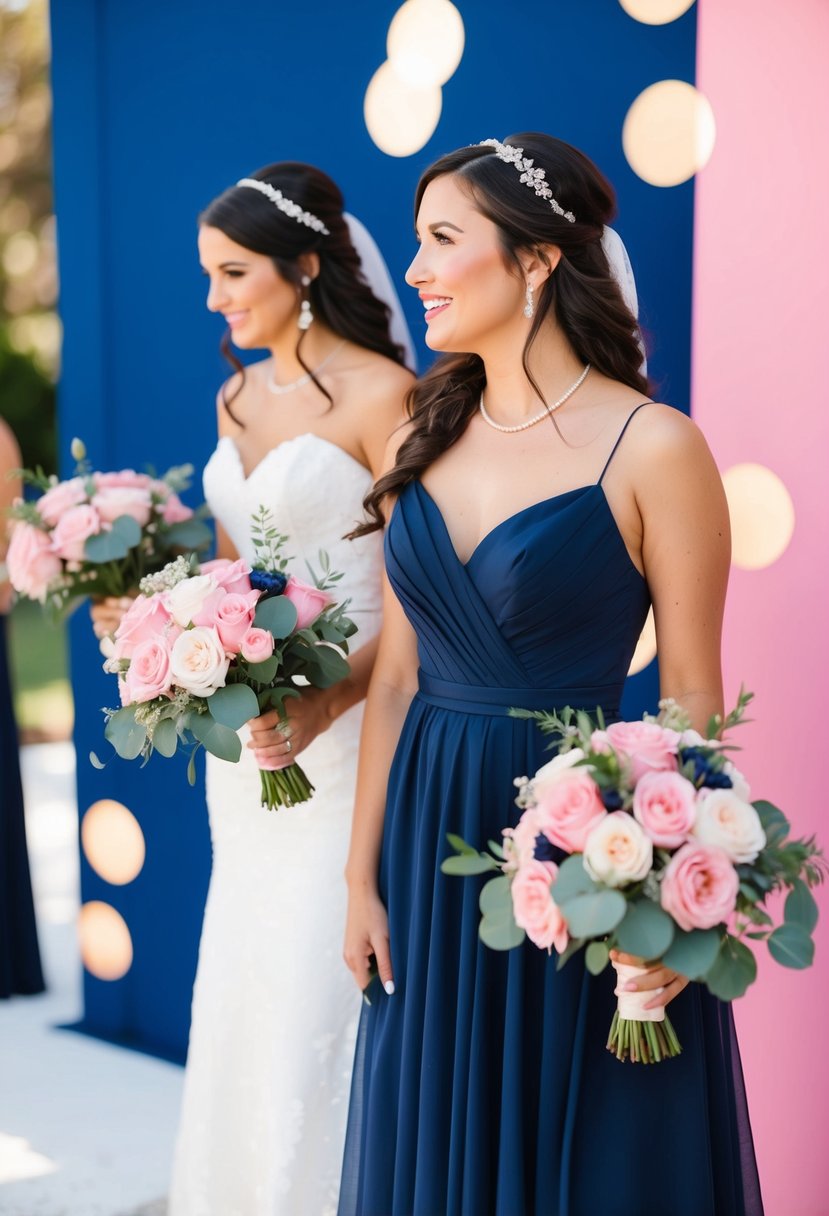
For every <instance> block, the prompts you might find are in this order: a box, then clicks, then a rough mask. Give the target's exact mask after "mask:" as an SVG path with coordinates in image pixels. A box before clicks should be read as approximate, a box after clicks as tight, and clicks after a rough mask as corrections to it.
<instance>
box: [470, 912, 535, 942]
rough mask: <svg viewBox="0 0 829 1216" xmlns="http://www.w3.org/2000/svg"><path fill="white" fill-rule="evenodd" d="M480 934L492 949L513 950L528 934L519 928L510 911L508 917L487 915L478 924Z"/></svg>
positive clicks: (482, 939)
mask: <svg viewBox="0 0 829 1216" xmlns="http://www.w3.org/2000/svg"><path fill="white" fill-rule="evenodd" d="M478 936H479V937H480V939H481V941H482V942H483V943H484V945H485V946H489V948H490V950H512V949H514V947H515V946H520V945H521V943H522V942H523V940H524V938H525V937H526V934H525V932H524V930H523V929H519V927H518V925H516V923H515V918H514V917H513V915H512V912H510V915H509V918H507V917H494V916H485V917H483V919H482V920H481V923H480V925H479V926H478Z"/></svg>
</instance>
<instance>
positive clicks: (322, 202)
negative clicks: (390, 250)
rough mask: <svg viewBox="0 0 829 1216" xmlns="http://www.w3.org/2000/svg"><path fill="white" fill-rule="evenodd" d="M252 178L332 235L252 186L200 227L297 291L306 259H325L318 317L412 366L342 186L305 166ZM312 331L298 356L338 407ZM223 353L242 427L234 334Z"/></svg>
mask: <svg viewBox="0 0 829 1216" xmlns="http://www.w3.org/2000/svg"><path fill="white" fill-rule="evenodd" d="M250 176H251V177H253V178H256V179H257V180H259V181H263V182H268V183H269V184H270V185H271V186H274V187H275V188H276V189H277V190H281V191H282V193H283V194H284V195H285V197H286V198H289V199H290V200H291V201H292V202H294V203H298V204H299V206H300V207H301V208H302V209H303V211H310V212H311V214H312V215H315V216H316V217H317V218H318V219H320V220H322V222H323V224H324V225H325V227H326V228H327V229H328V234H327V235H326V234H325V233H320V232H316V231H315V230H314V229H313V228H309V227H308V226H307V224H301V223H299V222H298V221H297V220H295V219H292V218H291V217H290V216H287V215H285V214H284V213H283V212H282V211H280V210H279V208H278V207H277V206H275V204H274V203H272V202H271V200H270V199H269V198H267V197H266V196H265V195H263V194H261V193H260V192H259V191H258V190H254V189H252V188H251V187H249V186H231V187H230V188H229V189H228V190H225V191H224V193H223V194H220V195H219V197H218V198H216V199H214V200H213V202H212V203H210V204H209V205H208V206H207V207H205V209H204V211H202V213H201V215H200V216H199V224H204V225H207V226H208V227H210V228H218V229H219V230H220V231H221V232H223V233H224V234H225V236H227V237H229V238H230V239H231V240H232V241H235V242H236V244H237V245H243V246H244V247H245V249H250V250H251V252H253V253H261V254H264V255H265V256H266V257H269V258H270V259H271V261H272V262H273V264H274V266H275V267H276V270H277V272H278V273H279V274H280V275H281V277H282V278H283V279H285V280H286V282H288V283H292V284H293V285H294V286H295V287H296V288H297V291H299V289H300V284H301V280H302V270H301V268H300V266H299V259H300V258H301V257H302V255H303V254H306V253H316V254H318V256H319V266H320V268H319V274H318V275H317V277H316V278H315V279H314V280H313V281H312V283H311V285H310V287H309V288H308V299H309V301H310V303H311V308H312V311H313V313H314V316H315V317H318V318H319V319H320V320H321V321H323V322H324V324H326V325H327V326H328V327H329V328H330V329H332V330H333V331H334V333H335V334H338V335H339V336H340V337H341V338H346V339H348V341H350V342H354V343H355V344H356V345H357V346H361V347H363V348H364V349H365V350H372V351H376V352H377V354H380V355H385V356H386V357H387V358H389V359H393V360H394V362H395V363H400V364H402V365H404V366H405V356H404V352H403V348H402V347H400V346H398V345H396V343H395V342H393V341H392V338H391V333H390V330H389V320H390V314H389V309H388V306H387V305H386V304H384V303H383V302H382V301H381V300H378V299H377V297H376V296H375V295H374V293H373V292H372V290H371V288H370V287H369V285H368V283H367V282H366V280H365V279H364V278H363V274H362V270H361V268H360V257H359V254H358V253H357V251H356V249H355V248H354V245H353V243H352V240H351V233H350V231H349V228H348V224H347V222H346V220H345V217H344V215H343V207H344V200H343V196H342V191H341V190H340V188H339V186H337V184H336V183H335V182H334V181H332V180H331V178H330V177H329V176H328V175H327V174H326V173H323V172H322V170H321V169H317V168H315V167H314V166H313V165H305V164H302V163H301V162H299V161H282V162H280V163H279V164H275V165H266V166H265V168H264V169H257V171H256V172H255V173H251V174H250ZM305 333H307V330H306V331H303V330H298V331H297V334H298V336H297V345H296V357H297V359H298V360H299V363H300V365H301V366H302V367H303V368H304V369H305V371H306V372H307V373H308V374H309V375H310V376H311V379H312V380H313V381H314V384H316V386H317V388H318V389H319V391H320V392H321V393H323V395H324V396H326V397H327V398H328V400H329V401H331V395H330V393H328V392H326V390H325V389H324V388H323V386H322V385H321V384H320V382H319V381H318V380H317V378H316V377H315V376H314V373H313V371H312V369H311V368H310V367H308V365H307V364H306V363H305V361H304V359H303V358H302V342H303V338H304V337H305ZM221 351H222V354H223V355H224V356H225V358H226V359H227V360H228V362H229V363H230V364H231V366H232V367H233V368H234V370H235V371H237V372H239V373H241V377H242V378H241V381H240V383H239V385H238V387H237V388H236V390H235V392H234V393H233V394H232V395H230V396H226V395H224V396H223V400H224V404H225V408H226V409H227V410H228V413H229V414H230V416H231V418H233V419H234V421H238V419H236V418H235V416H234V415H233V413H232V411H231V410H230V408H229V407H230V403H231V402H232V401H233V398H234V397H236V396H237V395H238V393H239V392H240V391H241V388H242V385H243V384H244V375H245V369H244V365H243V364H242V362H241V360H239V359H238V358H237V356H236V355H235V353H234V352H233V350H232V347H231V342H230V331H229V330H228V331H226V332H225V334H224V335H223V337H222V341H221ZM332 404H333V402H332Z"/></svg>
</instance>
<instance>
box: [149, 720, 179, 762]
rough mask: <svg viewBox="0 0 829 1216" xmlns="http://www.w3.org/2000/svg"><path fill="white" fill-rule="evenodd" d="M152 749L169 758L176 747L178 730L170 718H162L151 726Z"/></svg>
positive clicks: (174, 752)
mask: <svg viewBox="0 0 829 1216" xmlns="http://www.w3.org/2000/svg"><path fill="white" fill-rule="evenodd" d="M152 744H153V749H154V750H155V751H157V752H158V753H159V754H160V755H162V756H166V757H167V758H168V759H170V758H171V757H172V756H174V755H175V754H176V750H177V748H178V731H177V730H176V724H175V722H174V721H173V719H172V718H162V719H161V721H160V722H157V723H156V725H155V727H154V728H153V737H152Z"/></svg>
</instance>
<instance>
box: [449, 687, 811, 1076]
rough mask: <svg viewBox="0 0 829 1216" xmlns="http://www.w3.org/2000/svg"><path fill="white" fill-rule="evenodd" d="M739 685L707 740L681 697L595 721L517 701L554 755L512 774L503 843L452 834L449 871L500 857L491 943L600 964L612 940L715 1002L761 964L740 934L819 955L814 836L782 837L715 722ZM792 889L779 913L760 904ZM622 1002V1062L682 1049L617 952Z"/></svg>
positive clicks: (781, 951) (486, 909)
mask: <svg viewBox="0 0 829 1216" xmlns="http://www.w3.org/2000/svg"><path fill="white" fill-rule="evenodd" d="M750 700H751V694H750V693H741V694H740V698H739V701H738V703H737V707H736V709H735V710H733V712H732V713H731V714H729V715H728V717H727V718H726V719H725V721H722V720H719V719H716V718H715V719H712V721H711V722H710V723H709V726H708V735H709V736H710V737H709V738H708V739H707V740H706V739H703V738H702V736H701V735H699V734H697V733H696V732H695V731H692V730H691V729H690V723H689V721H688V718H687V716H686V715H685V713H684V712H683V711H682V710H681V709H680V708H679V706H677V705H676V704H675V703H674V702H669V701H667V702H662V703H661V705H660V713H659V715H658V716H656V717H652V716H650V715H645V717H644V719H643V721H641V722H616V723H614V724H612V725H611V726H608V727H605V725H604V722H603V719H602V714H601V711H599V713H598V720H599V722H598V727H594V724H593V722H592V721H591V719H590V718H589V717H588V715H587V714H585V713H583V712H578V713H574V712H573V711H572V710H570V709H567V710H565V711H564V712H563V713H562V714H561V716H559V715H557V714H548V713H527V712H525V711H521V710H514V711H512V712H513V713H514V714H515V715H516V716H519V717H525V718H534V719H536V720H537V721H538V723H539V725H540V727H541V729H542V730H543V731H545V732H546V733H550V734H554V735H556V736H557V739H558V749H559V750H558V754H557V755H556V756H555V758H554V759H553V760H551V761H550V762H549V763H548V764H545V765H544V766H543V767H542V768H540V769H539V770H538V772H537V773H536V774H535V776H534V777H533V778H531V779H528V778H526V777H521V778H519V779H518V780H517V781H516V783H515V784H516V786H517V787H518V797H517V799H516V803H517V805H518V807H519V808H520V809H521V811H522V814H521V817H520V819H519V820H518V823H517V824H516V825H515V827H513V828H505V829H504V831H503V843H502V844H498V843H496V842H494V841H490V842H489V851H487V852H478V850H476V849H475V848H473V847H472V846H471V845H469V844H467V843H466V841H464V840H462V839H461V838H460V837H457V836H450V837H449V843H450V844H451V845H452V847H453V848H454V850H455V856H450V857H448V858H447V859H446V860H445V861H444V862H443V865H442V869H443V871H444V873H447V874H461V875H469V874H484V873H486V872H488V871H492V870H494V871H497V875H496V877H494V878H491V879H490V881H489V882H488V883H487V884H486V885H485V886H484V888H483V890H482V892H481V900H480V906H481V912H482V914H483V915H482V919H481V924H480V936H481V939H482V941H483V942H484V943H485V944H486V945H487V946H490V947H492V948H493V949H495V950H509V949H511V948H513V947H515V946H519V945H520V944H521V943H522V942H523V941H524V938H525V937H528V938H529V939H530V941H531V942H532V943H533V944H534V945H535V946H538V947H539V948H540V949H544V950H547V951H551V950H553V949H554V950H555V951H556V952H557V954H558V955H559V966H562V965H563V964H564V963H565V962H566V961H567V959H568V958H570V957H571V955H573V954H574V953H575V952H576V951H578V950H580V949H581V948H582V947H584V948H585V965H586V967H587V969H588V971H590V972H591V973H592V974H594V975H598V974H599V973H600V972H601V971H603V970H604V968H605V967H606V966H607V963H608V962H609V961H610V953H611V951H612V950H617V951H619V952H622V953H625V954H631V955H634V956H636V957H638V958H641V959H643V960H659V959H661V960H662V962H663V963H664V965H665V966H667V967H669V968H671V969H672V970H674V971H676V972H677V974H680V975H683V976H686V977H687V978H688V979H691V980H694V981H697V982H699V983H702V984H705V985H706V987H707V988H708V990H709V991H710V992H711V993H712V994H713V995H714V996H716V997H718V998H719V999H720V1000H725V1001H730V1000H733V999H735V998H736V997H739V996H742V995H743V993H744V992H745V991H746V989H747V988H748V986H749V985H750V984H751V983H752V982H753V981H754V979H755V978H756V974H757V964H756V962H755V959H754V955H753V954H752V952H751V950H750V949H749V947H748V946H747V945H746V944H745V940H744V939H746V938H748V939H752V940H754V941H765V942H766V943H767V945H768V949H769V951H770V953H771V955H772V957H773V958H774V959H775V960H776V961H777V962H778V963H781V964H782V965H783V966H785V967H794V968H804V967H808V966H810V965H811V963H812V961H813V958H814V943H813V941H812V933H813V931H814V928H815V925H816V923H817V905H816V904H815V901H814V898H813V896H812V894H811V891H810V887H812V886H814V885H815V884H816V883H818V882H820V881H822V879H823V877H824V874H825V862H824V859H823V854H822V852H821V850H820V849H819V848H818V847H817V845H816V843H815V841H814V839H809V840H791V839H790V838H789V833H790V827H789V823H788V821H787V820H786V818H785V817H784V815H783V813H782V812H781V811H780V810H778V808H777V807H775V806H773V805H772V804H771V803H770V802H764V801H755V802H751V801H750V794H749V787H748V783H747V781H746V779H745V777H744V776H743V775H742V773H740V772H739V771H738V769H737V768H736V767H735V766H734V764H733V763H732V761H730V760H729V759H728V758H727V751H728V744H727V743H725V742H723V741H722V739H721V738H717V737H715V736H717V735H721V734H722V733H723V732H724V731H726V730H727V729H729V728H730V727H733V726H736V725H737V724H738V723H739V722H740V721H741V719H742V717H743V714H744V711H745V708H746V706H747V705H748V704H749V702H750ZM780 890H785V891H787V892H788V895H787V898H786V901H785V904H784V910H783V921H782V923H781V924H779V925H777V926H775V924H774V921H773V920H772V917H771V915H770V914H769V910H768V908H767V907H766V903H767V900H768V897H769V896H770V895H771V894H772V893H773V892H776V891H780ZM613 966H614V968H615V970H616V972H617V980H618V982H617V987H616V995H617V996H618V998H619V1002H618V1008H617V1011H616V1013H615V1014H614V1017H613V1022H612V1025H611V1028H610V1036H609V1038H608V1043H607V1046H608V1049H609V1050H610V1051H611V1052H613V1054H614V1055H616V1057H617V1058H618V1059H620V1060H624V1059H630V1060H634V1061H640V1062H643V1063H653V1062H659V1061H661V1060H664V1059H667V1058H669V1057H671V1056H675V1055H677V1054H678V1053H679V1052H680V1050H681V1048H680V1044H679V1041H678V1039H677V1036H676V1033H675V1031H674V1029H673V1027H672V1025H671V1022H670V1019H669V1017H668V1016H667V1014H666V1012H665V1009H664V1008H654V1009H645V1008H644V1005H645V1004H646V1003H647V1002H648V1001H649V999H650V998H651V997H652V995H653V994H652V993H649V992H642V993H640V992H632V993H629V992H626V991H625V990H624V985H625V981H626V980H628V979H630V978H632V977H633V976H635V975H637V974H641V969H639V968H637V967H633V966H630V965H627V964H623V963H620V962H613Z"/></svg>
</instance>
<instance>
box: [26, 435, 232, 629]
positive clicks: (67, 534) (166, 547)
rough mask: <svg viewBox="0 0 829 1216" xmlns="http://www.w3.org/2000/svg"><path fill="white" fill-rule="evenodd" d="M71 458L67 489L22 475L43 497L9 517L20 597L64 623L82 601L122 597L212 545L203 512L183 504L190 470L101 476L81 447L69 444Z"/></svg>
mask: <svg viewBox="0 0 829 1216" xmlns="http://www.w3.org/2000/svg"><path fill="white" fill-rule="evenodd" d="M72 456H73V458H74V459H75V460H76V462H77V464H76V468H75V474H74V476H73V477H70V478H68V479H67V480H66V481H58V479H57V478H56V477H47V476H46V475H45V474H44V473H43V471H42V470H40V469H37V470H35V471H34V472H32V471H31V470H30V469H21V470H20V475H21V476H22V478H23V480H24V481H25V482H26V483H27V484H29V485H32V486H35V487H36V488H37V489H39V490H41V491H42V493H41V495H40V496H39V497H38V498H36V499H34V500H33V501H29V500H20V501H18V502H17V503H15V505H14V506H13V507H12V508H11V509H10V511H9V515H10V516H11V519H12V521H13V522H12V525H11V536H10V540H9V549H8V554H7V557H6V562H7V566H8V574H9V579H10V581H11V584H12V586H13V587H14V589H15V591H17V593H18V594H19V595H22V596H25V597H27V598H28V599H32V600H37V601H38V602H40V603H41V604H44V605H46V607H48V608H49V609H50V610H51V611H52V612H53V613H54V614H55V615H56V616H58V617H61V616H65V615H66V614H67V613H68V612H69V611H70V610H71V609H72V608H74V607H76V606H77V604H78V603H79V602H80V601H81V600H82V599H84V598H87V597H93V598H94V597H98V596H108V595H113V596H120V595H125V594H127V593H128V592H130V591H131V590H134V588H136V587H137V586H138V584H139V582H140V581H141V579H142V578H143V577H144V576H145V575H147V574H152V573H153V572H155V571H158V570H160V569H161V568H162V567H163V566H164V565H165V564H166V563H167V562H168V561H169V560H170V558H171V557H172V556H173V555H174V554H175V553H176V552H180V551H182V550H197V551H198V550H202V549H206V548H207V546H208V545H209V544H210V543H211V539H212V537H211V532H210V529H209V527H208V526H207V524H206V523H205V522H204V521H203V519H201V518H200V517H199V515H200V512H199V513H196V512H194V511H193V510H192V509H191V508H190V507H188V506H185V504H184V503H183V502H182V501H181V498H180V497H179V495H180V494H181V493H182V492H183V491H184V490H187V489H189V486H190V481H191V478H192V475H193V466H192V465H189V464H188V465H180V466H178V467H176V468H172V469H168V471H167V472H166V473H165V474H164V475H163V476H162V477H155V476H153V475H152V474H151V473H137V472H135V470H134V469H120V470H118V471H116V472H111V473H101V472H96V471H94V470H93V469H92V467H91V465H90V464H89V462H88V461H87V459H86V448H85V446H84V444H83V443H82V442H81V440H79V439H75V440H73V441H72Z"/></svg>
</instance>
